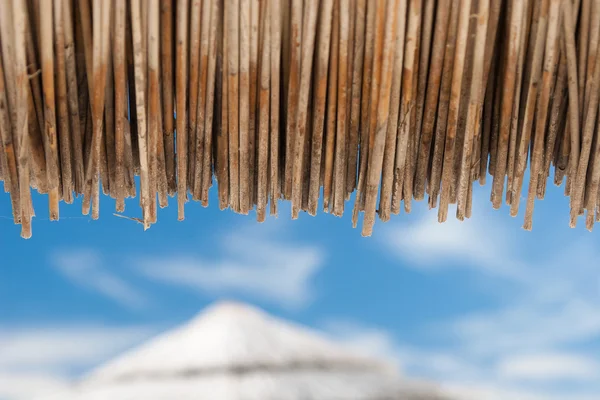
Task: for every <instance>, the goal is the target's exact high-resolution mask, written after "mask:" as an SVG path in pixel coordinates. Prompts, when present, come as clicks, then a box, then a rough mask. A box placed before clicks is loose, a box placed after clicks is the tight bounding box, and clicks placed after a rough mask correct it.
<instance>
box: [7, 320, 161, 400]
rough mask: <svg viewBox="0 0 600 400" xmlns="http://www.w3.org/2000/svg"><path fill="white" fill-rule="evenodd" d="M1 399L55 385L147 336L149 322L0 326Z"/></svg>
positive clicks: (25, 398) (27, 399)
mask: <svg viewBox="0 0 600 400" xmlns="http://www.w3.org/2000/svg"><path fill="white" fill-rule="evenodd" d="M0 328H1V329H0V399H3V400H4V399H9V400H21V399H23V400H30V399H31V398H33V397H34V396H36V395H40V394H47V393H50V392H54V391H59V390H60V389H62V388H64V387H65V385H66V384H67V382H68V381H69V379H70V378H72V376H73V374H74V373H77V371H79V370H86V369H89V368H90V367H93V366H96V365H97V364H99V363H102V362H104V361H105V360H107V359H109V358H111V357H113V356H115V355H116V354H119V353H121V352H122V351H124V350H126V349H128V348H129V347H131V346H132V345H135V344H139V343H140V341H142V340H144V339H147V338H149V337H150V336H151V335H152V334H154V333H155V332H156V331H157V329H156V328H153V327H135V326H134V327H107V326H103V325H99V324H87V325H71V324H55V325H51V326H26V327H10V328H7V327H0Z"/></svg>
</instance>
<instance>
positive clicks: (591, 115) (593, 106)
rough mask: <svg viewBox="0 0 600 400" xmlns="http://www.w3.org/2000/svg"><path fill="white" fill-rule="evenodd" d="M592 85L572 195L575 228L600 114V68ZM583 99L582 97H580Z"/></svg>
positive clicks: (572, 221)
mask: <svg viewBox="0 0 600 400" xmlns="http://www.w3.org/2000/svg"><path fill="white" fill-rule="evenodd" d="M589 84H590V85H591V89H590V90H591V96H590V102H589V105H588V107H587V110H586V111H585V113H584V115H585V123H584V125H583V136H582V141H581V153H580V155H579V161H578V164H577V175H576V176H575V180H574V182H575V184H574V186H573V192H572V193H571V197H572V204H571V221H570V225H571V227H572V228H574V227H575V226H576V224H577V217H578V216H579V211H580V208H581V204H582V202H583V200H584V199H583V195H584V187H585V180H586V173H587V171H588V163H589V159H590V151H591V147H592V139H593V136H594V127H595V125H596V116H597V114H598V103H599V100H598V97H599V95H598V91H599V87H600V68H595V69H594V75H593V77H592V79H591V82H590V83H589ZM580 98H581V96H580Z"/></svg>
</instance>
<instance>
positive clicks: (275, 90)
mask: <svg viewBox="0 0 600 400" xmlns="http://www.w3.org/2000/svg"><path fill="white" fill-rule="evenodd" d="M269 1H270V3H269V5H270V7H269V8H270V12H271V18H270V19H271V51H270V53H271V59H270V62H271V99H270V104H269V107H270V112H269V114H270V133H269V140H270V148H271V159H270V160H269V167H270V170H271V171H270V182H271V188H270V191H271V215H277V201H278V200H279V198H280V197H281V182H280V174H279V143H280V141H279V134H280V133H279V132H280V131H279V129H280V126H279V125H280V124H279V113H280V109H279V92H280V73H281V71H280V60H281V34H282V29H281V5H280V2H279V0H269Z"/></svg>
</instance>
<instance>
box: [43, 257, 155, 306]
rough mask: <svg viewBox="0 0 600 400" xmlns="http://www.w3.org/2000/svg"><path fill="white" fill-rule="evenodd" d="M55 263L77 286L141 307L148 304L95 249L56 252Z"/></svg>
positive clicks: (53, 263)
mask: <svg viewBox="0 0 600 400" xmlns="http://www.w3.org/2000/svg"><path fill="white" fill-rule="evenodd" d="M52 265H54V267H55V268H56V269H57V270H58V271H59V272H60V273H61V274H62V275H63V276H64V277H65V278H67V279H68V280H70V281H71V282H72V283H74V284H75V285H78V286H80V287H82V288H85V289H88V290H92V291H95V292H97V293H100V294H102V295H104V296H106V297H107V298H109V299H111V300H113V301H116V302H117V303H119V304H122V305H125V306H127V307H130V308H134V309H139V308H142V307H144V306H146V305H147V303H148V301H147V299H146V298H145V297H144V295H143V294H141V293H140V292H139V291H138V290H137V289H135V288H134V287H132V286H131V285H129V284H128V283H127V282H126V281H124V280H123V279H121V278H120V277H118V276H116V275H114V274H113V273H111V272H110V271H108V270H107V269H106V268H105V267H104V266H103V263H102V259H101V257H100V255H99V254H98V253H96V252H95V251H89V250H75V251H63V252H60V253H56V254H54V255H53V256H52Z"/></svg>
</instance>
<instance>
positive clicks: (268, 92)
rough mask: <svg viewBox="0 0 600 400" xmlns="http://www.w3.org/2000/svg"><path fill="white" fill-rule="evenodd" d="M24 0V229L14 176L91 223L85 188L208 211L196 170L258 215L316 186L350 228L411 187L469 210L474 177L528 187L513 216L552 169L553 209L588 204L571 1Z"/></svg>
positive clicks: (528, 208) (13, 42)
mask: <svg viewBox="0 0 600 400" xmlns="http://www.w3.org/2000/svg"><path fill="white" fill-rule="evenodd" d="M32 4H34V3H32V2H31V1H27V0H5V1H1V2H0V37H1V41H0V42H1V49H0V132H1V137H2V140H1V141H0V180H2V181H4V188H5V190H8V191H9V192H10V196H11V201H12V207H13V215H14V221H15V223H18V224H21V225H22V235H23V236H24V237H30V236H31V218H32V217H33V216H34V210H33V209H32V205H31V204H32V202H31V195H30V188H34V189H36V190H38V191H39V192H40V193H47V194H48V201H49V211H50V219H51V220H57V219H59V202H60V201H61V200H63V201H64V202H66V203H70V202H72V201H73V197H74V196H78V195H81V196H83V210H82V211H83V213H84V214H86V215H87V214H89V213H91V216H92V218H94V219H96V218H98V217H99V209H100V205H99V202H100V199H101V196H100V193H101V192H103V193H105V194H106V195H109V196H112V197H113V198H115V199H116V204H117V205H116V209H117V210H116V211H117V212H122V211H123V210H124V202H125V198H127V197H139V200H140V205H141V218H137V220H138V221H139V222H141V223H142V224H143V226H144V228H148V227H149V226H150V225H151V224H153V223H154V222H155V221H156V214H157V207H158V206H160V207H165V206H167V204H168V197H169V196H176V197H177V207H178V217H179V219H183V218H184V217H185V204H186V202H187V201H188V200H189V199H190V198H191V199H192V200H196V201H200V202H202V204H203V205H204V206H207V205H208V199H209V196H208V193H209V189H210V188H211V186H212V185H213V179H214V178H216V182H217V186H218V188H217V189H216V190H218V199H219V207H220V208H221V209H224V208H231V209H233V210H234V211H235V212H238V213H241V214H248V213H249V211H250V210H252V209H254V208H256V215H257V219H258V220H259V221H263V220H264V219H265V218H266V215H267V213H268V210H267V209H269V211H270V214H272V215H276V214H277V213H278V202H279V201H280V200H281V199H286V200H290V201H291V205H292V218H297V217H298V214H299V212H300V211H307V212H308V213H309V214H312V215H314V214H316V213H317V209H318V208H319V207H320V204H321V203H320V198H321V197H322V206H323V209H324V211H326V212H331V213H332V214H334V215H337V216H340V215H342V214H343V213H344V211H345V212H350V210H349V209H350V208H351V209H352V216H353V218H352V219H353V223H354V225H356V224H357V222H358V216H359V213H360V212H362V213H363V214H364V221H363V227H362V233H363V234H364V235H370V234H371V232H372V229H373V225H374V221H375V217H376V215H378V216H379V218H380V219H381V220H382V221H387V220H388V219H389V218H390V215H391V214H397V213H399V212H400V208H401V205H402V202H404V205H403V207H404V209H405V210H406V211H407V212H409V211H410V210H411V202H412V200H422V199H424V197H425V195H428V197H429V200H428V201H429V205H430V207H432V208H435V207H437V208H438V219H439V220H440V222H443V221H445V220H446V219H447V217H448V209H449V204H453V203H456V204H457V215H456V216H457V218H459V219H461V220H462V219H464V218H469V217H470V216H471V203H472V196H473V185H474V182H475V181H479V183H481V184H483V183H485V182H486V180H487V179H488V175H491V176H493V182H492V188H491V202H492V206H493V207H494V208H500V207H501V205H502V203H504V202H505V203H506V204H507V205H509V206H510V213H511V215H513V216H516V215H517V214H518V212H519V208H520V207H521V206H522V204H521V199H522V197H527V202H526V205H525V206H524V208H525V223H524V227H525V228H526V229H531V228H532V224H533V209H534V204H535V200H536V199H541V198H543V197H544V195H545V193H546V187H547V181H548V179H549V177H550V174H551V172H552V171H554V183H555V184H562V183H563V182H566V187H565V193H566V194H567V195H569V196H571V202H570V206H571V226H574V225H575V224H576V223H577V220H578V217H579V216H580V215H582V214H584V212H585V213H587V216H586V226H587V227H588V228H589V229H591V228H592V226H593V224H594V222H595V221H596V220H597V219H600V213H596V209H597V208H598V204H599V200H600V196H599V195H598V193H599V187H600V156H599V155H600V140H599V139H598V135H599V133H598V132H599V131H600V130H599V129H597V126H598V123H599V122H598V121H600V119H599V118H597V114H598V103H599V101H598V97H599V92H600V69H599V68H595V65H596V64H597V57H598V54H600V52H599V51H598V50H599V45H600V39H599V37H598V36H599V35H598V32H599V30H598V29H597V28H598V27H597V25H598V23H597V21H598V20H599V19H600V15H599V14H598V13H599V12H600V11H598V10H597V9H596V8H595V7H592V8H591V9H581V12H580V9H579V7H580V6H582V5H583V6H584V7H587V6H588V5H589V4H590V3H589V2H585V1H584V2H581V1H576V2H575V6H574V5H573V4H572V2H571V1H561V0H539V1H527V2H526V1H518V2H509V1H493V0H447V1H441V2H440V1H438V2H435V1H429V0H425V1H424V0H410V1H409V0H373V1H367V0H310V1H304V2H303V1H300V0H292V1H287V2H282V1H280V0H231V1H229V0H228V1H223V0H202V1H200V0H198V1H190V0H148V1H144V0H127V1H114V2H113V1H103V0H83V1H75V2H73V1H70V0H54V1H42V2H40V4H39V8H38V7H33V6H31V5H32ZM509 5H512V6H509ZM588 8H589V7H588ZM592 13H593V15H592ZM552 167H553V169H552ZM136 175H139V177H140V178H139V186H138V185H137V184H136V179H135V176H136ZM565 178H566V180H565ZM100 187H101V188H102V190H101V189H100ZM353 193H356V196H355V197H354V204H353V205H350V204H347V200H348V199H350V198H351V195H352V194H353ZM505 193H506V194H505ZM212 206H216V204H215V205H212ZM130 217H133V215H131V214H130Z"/></svg>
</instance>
